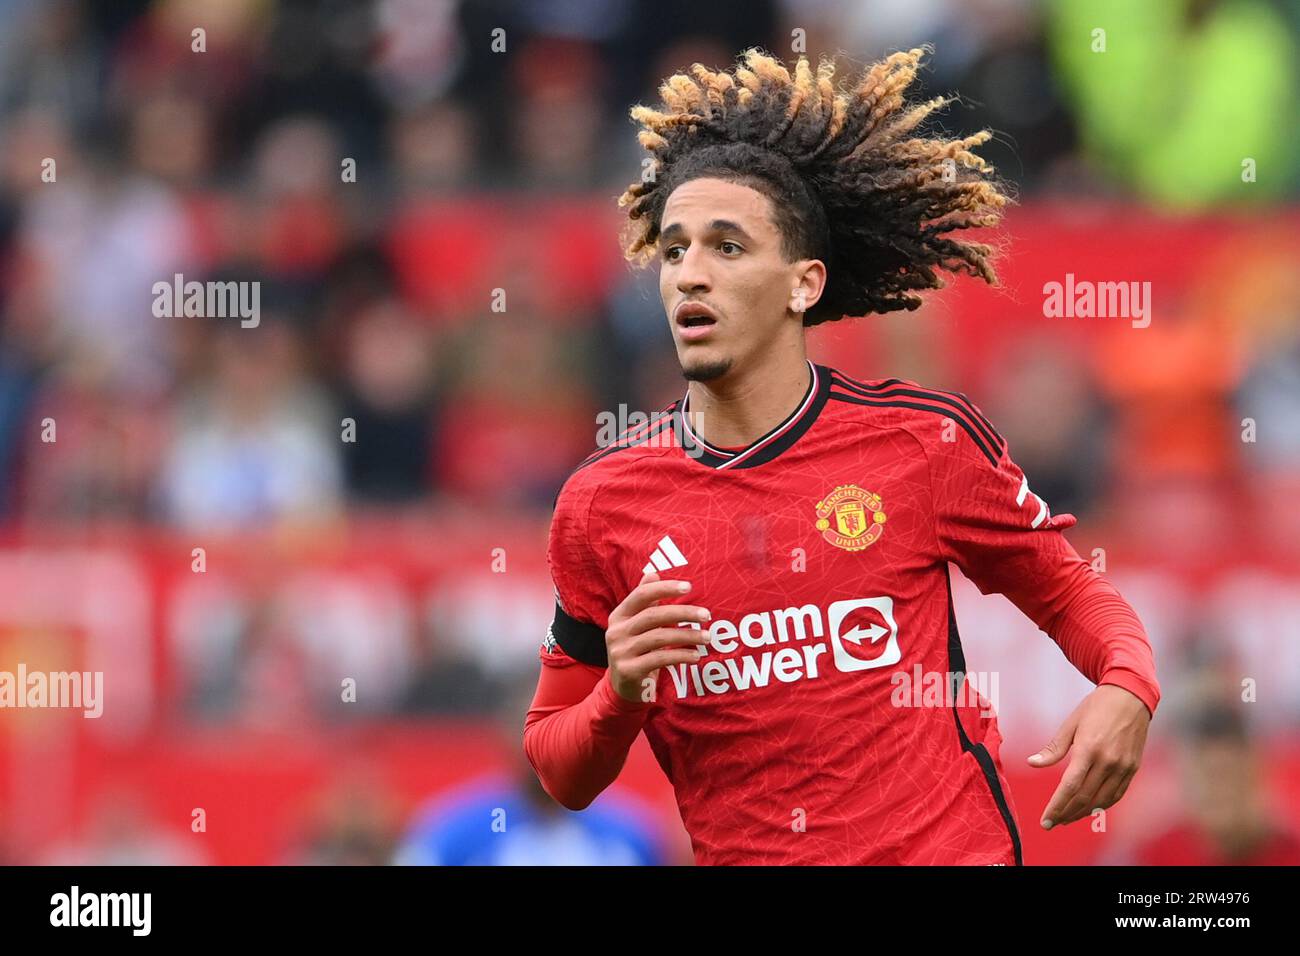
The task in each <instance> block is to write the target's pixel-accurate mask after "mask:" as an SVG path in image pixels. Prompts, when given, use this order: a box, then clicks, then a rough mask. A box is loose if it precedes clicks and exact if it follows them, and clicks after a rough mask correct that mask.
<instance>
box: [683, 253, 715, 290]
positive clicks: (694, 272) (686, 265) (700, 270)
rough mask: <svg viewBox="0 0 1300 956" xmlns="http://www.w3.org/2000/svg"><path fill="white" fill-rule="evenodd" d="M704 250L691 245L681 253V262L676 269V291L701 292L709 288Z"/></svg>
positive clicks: (709, 281)
mask: <svg viewBox="0 0 1300 956" xmlns="http://www.w3.org/2000/svg"><path fill="white" fill-rule="evenodd" d="M707 252H708V250H706V249H705V248H704V247H703V246H700V245H699V244H692V245H691V246H690V247H689V248H687V250H686V251H685V252H684V253H682V261H681V263H680V264H679V265H678V269H677V291H679V292H687V293H690V292H701V291H707V290H708V289H709V288H710V287H711V280H710V278H709V270H708V264H707V262H706V258H707V257H706V253H707Z"/></svg>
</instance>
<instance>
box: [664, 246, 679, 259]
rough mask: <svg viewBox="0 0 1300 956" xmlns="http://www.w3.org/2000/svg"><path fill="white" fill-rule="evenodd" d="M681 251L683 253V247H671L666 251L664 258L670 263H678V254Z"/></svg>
mask: <svg viewBox="0 0 1300 956" xmlns="http://www.w3.org/2000/svg"><path fill="white" fill-rule="evenodd" d="M681 251H682V247H681V246H669V247H668V248H667V249H665V250H664V258H665V259H667V260H668V261H669V262H676V261H677V258H678V257H677V255H676V253H678V252H681Z"/></svg>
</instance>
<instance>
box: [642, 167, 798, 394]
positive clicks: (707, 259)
mask: <svg viewBox="0 0 1300 956" xmlns="http://www.w3.org/2000/svg"><path fill="white" fill-rule="evenodd" d="M661 221H662V223H663V227H662V229H661V231H660V235H659V295H660V297H661V298H662V299H663V303H664V310H665V311H666V312H667V314H668V322H669V326H670V328H671V329H672V333H673V341H674V343H675V344H676V346H677V359H678V361H679V362H680V363H681V366H682V374H683V375H684V376H685V377H686V378H687V379H691V380H694V381H709V380H710V379H715V378H719V377H721V376H723V375H725V374H727V372H728V371H730V370H731V369H732V368H744V367H746V365H747V364H748V362H749V360H750V359H751V358H753V357H754V356H756V355H759V354H762V353H763V352H765V351H766V350H767V349H769V348H771V347H772V346H773V345H779V344H781V342H782V340H783V339H790V340H791V341H792V342H797V341H798V336H800V335H801V334H802V326H803V321H802V316H801V315H800V314H798V313H796V312H794V311H792V308H791V306H792V305H793V304H795V303H796V302H798V301H802V303H803V305H804V307H805V308H808V307H811V306H812V305H813V303H814V302H815V301H816V297H817V295H820V292H821V281H820V279H819V277H821V276H824V270H821V267H820V264H814V266H813V267H812V272H813V273H814V275H813V279H812V281H813V285H814V286H815V289H814V290H813V293H812V294H810V293H809V292H808V291H807V290H805V291H803V292H802V293H801V292H796V291H795V290H796V288H797V287H799V286H800V284H801V277H804V278H803V281H804V282H805V283H807V281H808V280H807V278H806V277H805V273H807V272H808V271H809V267H808V260H800V261H797V262H794V263H791V262H787V261H786V259H785V256H784V254H783V253H782V251H781V233H780V231H779V230H778V229H777V227H776V224H775V223H774V222H773V220H772V215H771V202H770V200H769V199H768V198H767V197H766V196H764V195H763V194H762V193H760V192H758V191H757V190H754V189H751V188H750V187H748V186H742V185H740V184H739V183H732V182H727V181H726V180H722V179H708V178H701V179H692V180H690V181H688V182H685V183H683V184H682V185H680V186H678V187H677V188H676V189H674V190H673V193H672V195H671V196H669V197H668V202H667V203H666V204H665V205H664V212H663V218H662V220H661ZM818 270H821V271H818Z"/></svg>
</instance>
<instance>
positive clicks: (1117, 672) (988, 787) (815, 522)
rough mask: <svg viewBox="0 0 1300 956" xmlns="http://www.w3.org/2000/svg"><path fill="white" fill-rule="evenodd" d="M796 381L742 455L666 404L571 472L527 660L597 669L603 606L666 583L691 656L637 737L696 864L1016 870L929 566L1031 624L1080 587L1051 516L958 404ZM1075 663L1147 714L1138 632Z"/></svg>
mask: <svg viewBox="0 0 1300 956" xmlns="http://www.w3.org/2000/svg"><path fill="white" fill-rule="evenodd" d="M809 371H810V379H811V381H810V385H809V388H808V391H807V393H806V394H805V396H804V398H803V400H802V401H801V402H800V404H799V406H798V407H797V408H796V409H795V410H794V412H793V413H792V414H791V415H790V416H789V418H787V419H786V420H785V421H784V422H782V423H781V424H780V425H778V426H777V427H776V428H774V429H773V430H772V431H771V432H769V433H768V434H767V435H765V436H763V437H762V438H760V439H759V440H757V441H755V442H754V443H753V444H751V445H749V446H747V447H745V448H743V449H723V448H717V447H714V446H710V445H708V444H706V443H705V442H704V441H703V440H702V439H700V438H699V437H698V436H696V435H694V434H693V433H692V432H691V429H690V427H689V424H688V422H689V419H688V418H687V417H686V416H684V414H683V412H684V411H686V410H687V409H686V402H687V399H683V400H682V401H680V402H677V403H674V404H673V405H672V406H670V407H669V408H668V409H666V410H665V414H664V415H663V416H662V417H661V418H659V419H657V420H656V421H655V422H654V423H652V424H651V425H649V426H643V427H641V428H639V429H634V430H631V431H630V432H629V433H628V435H626V436H625V438H624V440H622V441H620V442H619V443H618V444H617V445H616V446H614V447H609V448H605V449H602V450H600V451H598V452H596V453H594V454H593V455H591V456H590V457H589V458H588V459H587V460H586V461H585V462H583V463H582V465H580V466H579V467H578V469H577V470H576V471H575V472H574V473H573V475H572V476H571V477H570V478H569V479H568V481H567V482H566V483H565V485H564V487H563V489H562V490H561V492H560V494H559V497H558V498H557V501H556V508H555V515H554V518H553V521H552V526H551V537H550V546H549V561H550V566H551V572H552V577H553V581H554V584H555V589H556V598H557V602H558V606H557V609H556V621H555V623H554V624H553V625H552V629H551V632H550V633H549V634H548V635H547V639H546V641H545V642H544V643H543V646H542V649H541V660H542V662H543V664H544V666H546V667H572V666H575V664H576V663H578V662H582V663H585V664H588V665H594V666H598V667H599V666H604V665H605V664H607V660H606V658H605V646H604V631H605V629H606V627H607V626H608V617H609V613H610V611H611V610H612V609H613V608H614V607H615V606H617V605H618V604H619V603H620V602H621V601H622V600H623V598H624V597H626V596H627V594H628V593H629V592H630V591H631V590H632V589H633V588H634V587H635V586H636V585H637V584H638V583H639V582H640V580H641V578H642V576H643V574H644V573H645V571H646V570H647V569H650V568H654V569H656V570H658V572H659V574H660V577H661V578H664V579H668V578H676V579H683V580H689V581H691V582H692V585H693V587H692V590H691V591H690V592H689V593H688V594H687V595H686V596H685V597H684V598H682V599H681V601H682V603H688V604H697V605H701V606H703V607H706V608H708V609H709V610H710V611H711V613H712V620H711V621H710V622H708V624H707V625H706V627H707V630H708V635H709V638H710V642H709V644H708V645H706V646H705V648H704V652H703V654H702V656H701V657H700V660H699V661H698V662H697V663H691V664H685V665H679V666H675V667H665V668H662V669H661V670H660V672H659V675H658V680H657V685H656V686H655V688H654V691H655V694H654V697H653V701H652V702H651V703H650V705H649V707H648V708H647V709H646V716H645V721H644V725H643V731H644V733H645V735H646V738H647V739H648V741H649V743H650V745H651V747H652V749H653V751H654V753H655V755H656V757H657V759H658V761H659V764H660V765H661V766H662V768H663V770H664V773H665V774H667V776H668V779H669V780H670V781H671V782H672V784H673V787H674V789H675V791H676V795H677V800H678V804H679V807H680V809H681V814H682V820H683V822H684V824H685V826H686V829H687V832H688V833H689V834H690V837H691V840H692V843H693V846H694V850H695V854H696V859H697V861H698V862H699V863H701V864H749V863H777V864H803V863H816V864H864V863H872V864H949V863H973V864H979V863H984V864H1018V863H1020V862H1022V860H1021V850H1020V837H1019V832H1018V827H1017V822H1016V813H1015V807H1014V804H1013V802H1012V799H1011V795H1010V793H1009V791H1008V788H1007V784H1006V780H1005V777H1004V776H1003V774H1002V769H1001V762H1000V759H999V753H998V751H999V744H1000V742H1001V736H1000V734H999V732H998V727H997V720H996V717H995V716H993V715H992V713H991V708H990V706H989V703H988V701H987V700H986V699H984V698H983V697H982V696H981V695H979V694H978V693H977V692H976V691H975V690H974V688H973V686H972V685H971V682H970V681H968V680H967V679H966V677H965V674H966V671H967V662H966V661H965V659H964V657H963V654H962V646H961V641H960V638H959V636H958V632H957V624H956V621H955V619H954V614H953V608H952V600H951V595H950V587H949V579H948V563H949V562H953V563H955V564H956V565H957V566H958V567H960V568H961V570H962V571H963V573H965V574H966V575H967V577H969V578H970V579H971V580H972V581H974V582H975V584H976V585H977V586H978V587H979V588H980V589H981V590H982V591H983V592H985V593H989V592H993V591H997V592H1000V593H1003V594H1006V595H1007V596H1008V597H1009V598H1010V599H1011V600H1012V601H1014V602H1015V603H1016V604H1017V605H1018V606H1019V607H1020V608H1021V609H1022V610H1023V611H1024V612H1025V613H1026V614H1028V615H1029V616H1030V617H1031V618H1032V619H1033V620H1034V621H1035V622H1036V623H1038V624H1039V626H1040V627H1044V628H1045V629H1048V630H1049V632H1050V630H1051V625H1053V624H1054V623H1055V622H1056V621H1057V620H1058V618H1057V615H1058V614H1060V613H1061V611H1062V607H1061V603H1062V601H1063V600H1066V599H1067V597H1064V596H1065V595H1067V592H1069V591H1070V589H1071V586H1072V582H1078V581H1080V580H1082V578H1083V577H1085V576H1091V577H1096V575H1095V572H1093V571H1092V569H1091V568H1090V567H1089V566H1088V565H1087V563H1086V562H1084V561H1083V560H1082V559H1081V558H1080V557H1079V556H1078V554H1077V553H1076V552H1075V551H1074V549H1073V548H1072V547H1071V546H1070V545H1069V543H1068V542H1067V541H1066V540H1065V538H1064V536H1063V535H1062V534H1061V530H1062V529H1063V528H1067V527H1069V526H1071V525H1072V524H1074V518H1073V517H1072V516H1070V515H1058V516H1053V515H1052V514H1051V512H1050V511H1049V509H1048V507H1047V505H1046V504H1045V503H1044V502H1043V501H1042V500H1041V499H1039V498H1038V497H1037V496H1036V495H1035V494H1034V493H1033V492H1032V491H1031V490H1030V489H1029V487H1028V485H1027V483H1026V481H1025V477H1024V475H1023V473H1022V472H1021V470H1020V469H1019V468H1018V467H1017V466H1016V465H1015V463H1014V462H1012V460H1011V459H1010V457H1008V454H1007V448H1006V442H1005V441H1004V440H1003V439H1002V437H1001V436H1000V435H999V434H998V433H997V432H996V431H995V430H994V429H993V427H992V426H991V425H990V424H989V423H988V421H987V420H986V419H985V418H984V416H983V415H982V414H981V413H980V412H979V410H978V409H977V408H976V407H975V406H974V405H972V404H971V403H970V402H969V401H967V400H966V399H965V397H964V396H961V395H958V394H953V393H946V392H939V391H935V390H932V389H926V388H922V387H920V386H918V385H916V384H914V383H911V382H905V381H900V380H898V379H889V380H886V381H874V382H859V381H855V380H853V379H850V378H848V377H847V376H845V375H843V374H841V373H839V372H838V371H835V370H833V369H830V368H827V367H824V366H820V365H814V364H813V363H809ZM1086 651H1087V653H1084V652H1083V651H1080V650H1075V651H1073V652H1072V653H1073V656H1072V657H1071V660H1073V661H1074V662H1075V664H1076V666H1078V667H1079V668H1080V670H1082V671H1084V672H1085V674H1087V676H1089V677H1090V678H1091V679H1093V680H1094V681H1096V682H1099V683H1100V682H1106V683H1115V684H1119V685H1120V686H1123V687H1125V688H1127V689H1129V690H1130V691H1132V692H1133V693H1134V694H1136V695H1138V696H1139V697H1140V698H1141V699H1142V700H1143V701H1144V703H1146V704H1147V706H1148V708H1149V709H1151V710H1152V712H1154V710H1155V706H1156V703H1157V701H1158V699H1159V689H1158V686H1157V685H1156V683H1155V679H1154V666H1153V664H1152V662H1151V657H1150V653H1149V651H1150V648H1149V645H1148V644H1146V642H1145V636H1144V635H1141V636H1140V640H1132V639H1130V640H1129V641H1128V643H1126V644H1123V645H1122V646H1121V645H1119V644H1118V643H1117V644H1114V645H1109V646H1107V647H1104V648H1101V650H1100V651H1097V649H1096V648H1094V647H1092V646H1089V647H1088V648H1087V649H1086ZM1067 653H1070V652H1067ZM602 679H603V678H602ZM922 686H923V687H924V693H922V690H921V687H922Z"/></svg>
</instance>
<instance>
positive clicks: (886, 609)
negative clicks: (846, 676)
mask: <svg viewBox="0 0 1300 956" xmlns="http://www.w3.org/2000/svg"><path fill="white" fill-rule="evenodd" d="M859 608H874V609H875V610H876V611H878V612H879V613H880V617H881V618H882V619H883V620H884V622H885V624H886V625H888V627H882V626H881V625H880V624H877V623H876V622H875V621H870V620H869V621H868V622H867V623H866V626H862V625H861V624H858V623H853V624H851V626H850V627H848V628H847V629H845V628H844V622H845V619H846V618H848V617H849V615H851V614H852V613H853V612H854V611H857V610H858V609H859ZM827 614H828V615H829V617H830V623H831V648H832V649H833V650H834V651H835V666H836V667H838V668H839V669H840V670H842V671H864V670H869V669H871V668H873V667H889V666H890V665H891V664H897V663H898V661H899V658H901V657H902V656H903V655H902V652H901V651H900V650H899V649H898V623H897V622H896V621H895V620H894V599H893V598H891V597H873V598H859V599H857V600H855V601H836V602H835V603H834V604H832V605H831V606H830V610H829V611H828V612H827ZM886 634H888V635H889V641H888V642H887V643H886V644H885V649H884V650H883V651H882V652H880V653H879V654H877V655H875V656H866V655H864V654H863V651H864V650H866V649H867V648H865V647H864V646H863V642H864V641H866V642H867V645H868V647H874V646H875V645H877V644H878V643H879V641H880V639H881V638H882V637H884V636H885V635H886ZM846 644H847V645H852V647H853V650H852V651H850V650H849V648H848V647H847V646H846Z"/></svg>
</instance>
